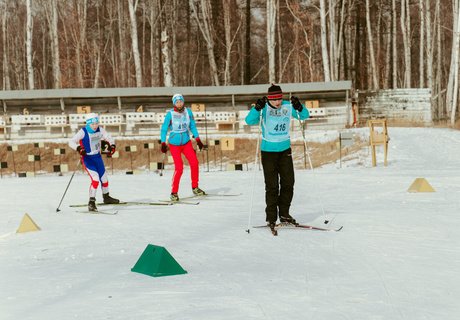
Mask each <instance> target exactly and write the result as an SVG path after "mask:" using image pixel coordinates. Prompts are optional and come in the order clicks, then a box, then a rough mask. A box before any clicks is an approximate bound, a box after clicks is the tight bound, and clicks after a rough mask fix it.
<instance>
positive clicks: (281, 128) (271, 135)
mask: <svg viewBox="0 0 460 320" xmlns="http://www.w3.org/2000/svg"><path fill="white" fill-rule="evenodd" d="M291 116H292V108H291V105H290V104H283V105H281V107H280V108H279V109H274V108H271V107H267V110H266V113H265V121H264V127H265V131H264V136H263V139H264V140H267V141H270V142H282V141H286V140H289V139H290V136H289V130H290V128H291Z"/></svg>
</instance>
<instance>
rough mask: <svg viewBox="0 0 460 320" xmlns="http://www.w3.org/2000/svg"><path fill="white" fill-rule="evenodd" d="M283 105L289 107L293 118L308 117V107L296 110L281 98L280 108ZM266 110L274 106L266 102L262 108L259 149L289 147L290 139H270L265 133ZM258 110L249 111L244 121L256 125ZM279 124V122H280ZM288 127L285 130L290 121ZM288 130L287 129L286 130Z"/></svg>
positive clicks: (283, 148)
mask: <svg viewBox="0 0 460 320" xmlns="http://www.w3.org/2000/svg"><path fill="white" fill-rule="evenodd" d="M282 107H285V108H287V109H288V111H289V108H290V109H291V110H290V111H291V115H292V117H293V118H295V119H300V120H305V119H307V118H308V117H310V113H309V112H308V109H307V108H305V106H303V109H302V111H301V112H297V110H295V109H294V107H293V106H292V105H291V103H290V102H289V101H286V100H283V102H282V103H281V106H280V108H282ZM267 110H272V111H275V110H276V108H274V107H272V106H270V104H269V103H268V102H267V103H266V104H265V107H264V108H263V109H262V144H261V147H260V150H262V151H267V152H281V151H285V150H287V149H289V148H290V147H291V139H290V138H288V139H286V140H284V141H270V139H269V137H268V134H267V132H266V131H267V129H266V119H267ZM260 117H261V114H260V111H257V110H256V109H255V107H253V108H252V109H251V111H249V114H248V115H247V116H246V119H245V121H246V123H247V124H248V125H250V126H253V125H257V124H259V121H260ZM280 125H281V122H280ZM288 126H289V127H288V128H287V129H286V130H290V121H289V124H288ZM288 132H289V131H288Z"/></svg>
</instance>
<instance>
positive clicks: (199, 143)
mask: <svg viewBox="0 0 460 320" xmlns="http://www.w3.org/2000/svg"><path fill="white" fill-rule="evenodd" d="M195 140H196V145H197V146H198V148H199V149H200V151H201V150H203V148H204V144H203V142H201V139H200V138H196V139H195Z"/></svg>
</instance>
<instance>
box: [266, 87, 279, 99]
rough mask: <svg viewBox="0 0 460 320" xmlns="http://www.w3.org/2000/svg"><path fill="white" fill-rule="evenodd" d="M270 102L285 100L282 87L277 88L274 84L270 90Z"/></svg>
mask: <svg viewBox="0 0 460 320" xmlns="http://www.w3.org/2000/svg"><path fill="white" fill-rule="evenodd" d="M267 98H268V100H279V99H283V91H282V90H281V87H280V86H277V85H275V84H273V83H272V85H271V86H270V88H268V96H267Z"/></svg>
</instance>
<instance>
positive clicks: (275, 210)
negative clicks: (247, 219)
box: [261, 148, 294, 222]
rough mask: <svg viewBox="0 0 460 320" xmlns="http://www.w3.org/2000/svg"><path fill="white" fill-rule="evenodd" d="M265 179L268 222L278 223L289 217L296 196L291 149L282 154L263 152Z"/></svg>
mask: <svg viewBox="0 0 460 320" xmlns="http://www.w3.org/2000/svg"><path fill="white" fill-rule="evenodd" d="M261 153H262V166H263V168H264V178H265V203H266V205H267V207H266V208H265V213H266V215H267V216H266V221H267V222H276V220H277V219H278V215H279V216H280V217H288V216H289V207H290V206H291V201H292V197H293V195H294V165H293V163H292V155H291V153H292V151H291V148H289V149H287V150H284V151H281V152H267V151H262V152H261Z"/></svg>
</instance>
